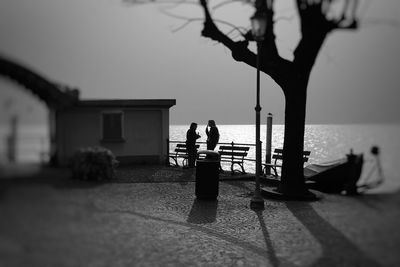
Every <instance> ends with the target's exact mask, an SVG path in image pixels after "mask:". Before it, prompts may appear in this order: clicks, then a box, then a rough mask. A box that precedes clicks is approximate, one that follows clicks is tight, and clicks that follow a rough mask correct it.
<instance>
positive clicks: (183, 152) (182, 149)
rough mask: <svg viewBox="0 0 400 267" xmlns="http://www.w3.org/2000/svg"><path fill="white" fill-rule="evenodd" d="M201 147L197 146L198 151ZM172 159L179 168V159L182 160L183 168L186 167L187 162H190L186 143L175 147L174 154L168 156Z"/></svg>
mask: <svg viewBox="0 0 400 267" xmlns="http://www.w3.org/2000/svg"><path fill="white" fill-rule="evenodd" d="M199 147H200V145H196V149H198V148H199ZM168 156H169V157H170V158H171V159H173V161H174V163H173V164H174V165H175V166H179V164H178V159H179V158H181V159H182V166H186V165H187V163H188V162H187V161H188V153H187V149H186V144H185V143H178V144H176V146H175V149H174V152H173V153H170V154H169V155H168Z"/></svg>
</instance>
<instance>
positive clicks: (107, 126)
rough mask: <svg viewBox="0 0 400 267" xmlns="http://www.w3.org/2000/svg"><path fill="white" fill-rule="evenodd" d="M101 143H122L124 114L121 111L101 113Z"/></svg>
mask: <svg viewBox="0 0 400 267" xmlns="http://www.w3.org/2000/svg"><path fill="white" fill-rule="evenodd" d="M102 141H108V142H122V141H124V113H123V112H122V111H108V112H103V113H102Z"/></svg>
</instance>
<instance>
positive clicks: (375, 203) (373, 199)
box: [353, 191, 400, 212]
mask: <svg viewBox="0 0 400 267" xmlns="http://www.w3.org/2000/svg"><path fill="white" fill-rule="evenodd" d="M353 198H354V199H355V200H357V201H358V202H359V203H361V204H363V205H364V206H366V207H368V208H370V209H373V210H375V211H377V212H385V211H387V208H388V206H390V205H391V206H394V207H400V191H396V192H393V193H378V194H362V195H360V196H354V197H353Z"/></svg>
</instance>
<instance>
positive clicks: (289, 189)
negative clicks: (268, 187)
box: [279, 79, 308, 196]
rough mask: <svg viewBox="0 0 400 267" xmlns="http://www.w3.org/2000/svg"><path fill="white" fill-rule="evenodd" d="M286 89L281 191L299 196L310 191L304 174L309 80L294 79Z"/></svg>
mask: <svg viewBox="0 0 400 267" xmlns="http://www.w3.org/2000/svg"><path fill="white" fill-rule="evenodd" d="M284 89H285V90H284V91H285V92H286V93H285V136H284V141H283V151H284V152H283V166H282V177H281V184H280V187H279V191H280V192H281V193H283V194H284V195H288V196H297V195H304V194H307V193H308V190H307V188H306V185H305V180H304V174H303V149H304V131H305V119H306V100H307V81H304V80H303V79H293V80H291V81H290V82H289V83H288V84H287V88H284Z"/></svg>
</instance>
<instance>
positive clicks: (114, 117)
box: [55, 99, 176, 166]
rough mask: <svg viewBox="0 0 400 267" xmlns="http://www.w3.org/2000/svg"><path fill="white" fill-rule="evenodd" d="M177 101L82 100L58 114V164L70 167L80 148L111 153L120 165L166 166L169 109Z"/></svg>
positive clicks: (59, 111)
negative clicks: (103, 149)
mask: <svg viewBox="0 0 400 267" xmlns="http://www.w3.org/2000/svg"><path fill="white" fill-rule="evenodd" d="M175 104H176V100H175V99H154V100H150V99H146V100H144V99H143V100H79V101H77V102H76V103H75V104H74V105H71V106H69V107H66V108H63V109H61V110H58V111H57V113H56V119H55V121H56V131H55V132H56V133H57V134H56V141H55V143H56V148H57V162H58V164H59V165H61V166H63V165H64V166H65V165H66V164H68V161H69V159H70V157H71V156H72V155H73V154H74V153H75V151H76V150H77V149H79V148H84V147H88V146H101V147H105V148H108V149H110V150H111V151H112V152H113V153H114V155H115V156H116V157H117V160H119V162H120V164H134V163H140V164H143V163H150V164H160V163H164V162H165V161H166V159H167V156H168V149H167V139H168V138H169V108H170V107H172V106H174V105H175Z"/></svg>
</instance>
